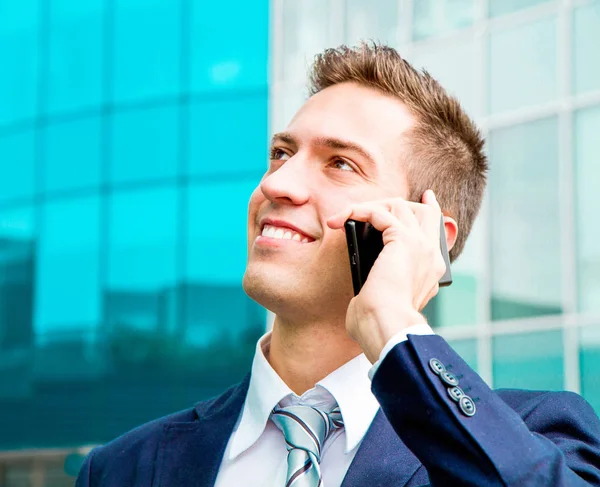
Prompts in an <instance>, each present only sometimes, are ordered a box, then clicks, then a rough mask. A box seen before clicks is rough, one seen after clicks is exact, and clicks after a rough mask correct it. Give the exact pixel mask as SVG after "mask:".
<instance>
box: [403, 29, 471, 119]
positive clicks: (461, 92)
mask: <svg viewBox="0 0 600 487" xmlns="http://www.w3.org/2000/svg"><path fill="white" fill-rule="evenodd" d="M477 51H478V49H477V44H476V43H475V42H474V41H473V39H469V40H467V41H454V42H445V43H443V44H439V45H435V46H423V47H419V45H418V44H417V45H416V46H415V49H414V52H413V55H412V58H411V63H412V64H413V66H415V67H416V68H424V69H426V70H427V71H428V72H429V74H431V75H432V76H433V77H434V78H435V79H437V80H438V81H439V82H440V83H441V84H442V86H443V87H444V88H445V89H446V90H447V91H448V92H449V93H450V94H452V95H454V96H456V97H457V98H458V99H459V100H460V103H461V105H462V106H463V108H464V109H465V110H466V111H467V112H468V113H469V114H470V115H471V116H477V115H479V114H480V112H481V108H480V107H479V104H480V103H479V92H480V87H479V78H480V76H479V71H480V69H481V66H480V63H479V62H478V61H479V57H478V52H477Z"/></svg>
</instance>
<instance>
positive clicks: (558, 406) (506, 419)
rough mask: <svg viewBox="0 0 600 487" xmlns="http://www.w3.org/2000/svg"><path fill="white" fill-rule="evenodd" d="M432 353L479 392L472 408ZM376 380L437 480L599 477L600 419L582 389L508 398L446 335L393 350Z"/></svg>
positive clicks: (555, 486)
mask: <svg viewBox="0 0 600 487" xmlns="http://www.w3.org/2000/svg"><path fill="white" fill-rule="evenodd" d="M431 359H437V360H439V361H440V362H441V363H442V364H443V365H444V366H445V368H446V369H447V370H448V371H449V372H451V373H452V374H453V375H454V376H455V377H456V378H457V379H458V381H459V385H458V387H460V388H461V389H462V390H463V391H464V392H465V394H467V395H468V396H470V397H471V398H472V399H473V401H474V404H475V413H474V414H473V415H472V416H468V415H466V414H465V413H464V412H463V409H462V408H461V406H460V404H459V402H457V401H456V400H455V399H453V398H452V397H451V396H450V394H449V391H448V389H449V388H451V386H450V385H449V384H447V383H445V382H444V381H443V380H442V379H441V376H440V375H439V374H436V373H435V372H434V371H433V368H432V367H431V365H430V361H431ZM372 388H373V393H374V394H375V396H376V397H377V399H378V401H379V403H380V405H381V408H382V410H383V412H384V413H385V415H386V417H387V418H388V420H389V422H390V423H391V425H392V426H393V428H394V430H395V431H396V433H397V434H398V436H399V437H400V438H401V439H402V441H403V442H404V443H405V444H406V445H407V446H408V447H409V448H410V449H411V450H412V452H413V453H414V454H415V455H416V456H417V457H418V458H419V460H420V461H421V462H422V463H423V465H424V466H425V468H426V469H427V472H428V474H429V478H430V481H431V483H432V485H433V486H436V487H437V486H440V487H441V486H448V485H452V486H455V487H460V486H483V485H485V486H503V487H512V486H519V487H529V486H536V487H567V486H569V487H572V486H573V487H576V486H590V485H596V486H598V485H600V421H599V420H598V417H597V416H596V414H595V413H594V411H593V409H592V408H591V406H590V405H589V404H588V403H587V402H585V401H584V400H583V399H582V398H581V397H580V396H578V395H577V394H573V393H569V392H546V393H534V392H526V391H513V392H510V391H506V392H505V393H502V398H503V399H504V400H503V399H502V398H501V397H500V395H499V393H497V392H494V391H492V390H491V389H490V388H489V387H488V386H487V385H486V384H485V382H484V381H483V380H482V379H481V378H480V377H479V376H478V375H477V374H476V373H475V371H473V369H471V368H470V367H469V366H468V365H467V364H466V363H465V362H464V361H463V360H462V359H461V358H460V357H459V356H458V354H456V352H454V350H453V349H452V348H451V347H450V346H449V345H448V344H447V343H446V342H445V341H444V339H443V338H441V337H439V336H418V335H409V336H408V341H407V342H403V343H400V344H398V345H396V346H395V347H394V348H393V349H392V350H391V351H390V352H389V353H388V354H387V356H386V357H385V358H384V360H383V361H382V363H381V364H380V366H379V368H378V370H377V372H376V373H375V376H374V377H373V384H372ZM505 401H506V402H505ZM507 402H508V403H511V405H512V407H510V406H509V405H508V404H507ZM513 408H515V409H513ZM467 412H469V411H468V409H467Z"/></svg>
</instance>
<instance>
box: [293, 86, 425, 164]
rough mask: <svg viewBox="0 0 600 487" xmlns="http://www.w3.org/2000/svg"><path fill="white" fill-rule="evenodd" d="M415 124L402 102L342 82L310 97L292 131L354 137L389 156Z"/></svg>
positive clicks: (297, 133) (369, 89)
mask: <svg viewBox="0 0 600 487" xmlns="http://www.w3.org/2000/svg"><path fill="white" fill-rule="evenodd" d="M413 125H414V117H413V116H412V115H411V113H410V112H409V111H408V109H407V108H406V107H405V105H404V104H403V103H402V102H401V101H399V100H397V99H395V98H393V97H391V96H389V95H386V94H384V93H382V92H380V91H378V90H376V89H373V88H367V87H364V86H360V85H357V84H354V83H341V84H339V85H334V86H330V87H329V88H326V89H324V90H322V91H320V92H319V93H317V94H315V95H313V96H312V97H310V98H309V99H308V100H307V101H306V103H305V104H304V105H303V106H302V107H301V108H300V110H299V111H298V112H297V113H296V115H295V116H294V118H293V119H292V121H291V122H290V124H289V127H288V130H289V131H290V132H293V133H294V134H295V135H298V136H300V137H303V138H304V137H306V138H310V137H322V136H325V137H333V138H342V139H344V140H351V141H352V142H355V143H357V144H360V145H361V146H363V147H364V148H365V149H367V150H369V151H371V152H374V153H379V155H381V156H385V155H387V154H386V153H388V152H389V151H396V150H398V149H399V145H400V144H401V138H402V137H401V136H402V135H403V134H404V133H405V132H406V131H408V130H409V129H410V128H411V127H412V126H413Z"/></svg>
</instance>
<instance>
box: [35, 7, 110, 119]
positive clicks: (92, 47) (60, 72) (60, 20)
mask: <svg viewBox="0 0 600 487" xmlns="http://www.w3.org/2000/svg"><path fill="white" fill-rule="evenodd" d="M50 5H51V6H52V8H51V9H50V37H49V47H48V49H49V55H50V58H49V65H48V75H47V77H48V101H47V110H48V112H50V113H54V112H61V111H68V110H76V109H80V108H85V107H94V106H97V105H100V104H101V103H102V100H103V81H104V18H105V16H104V0H86V1H85V2H73V1H72V0H53V1H52V2H51V3H50Z"/></svg>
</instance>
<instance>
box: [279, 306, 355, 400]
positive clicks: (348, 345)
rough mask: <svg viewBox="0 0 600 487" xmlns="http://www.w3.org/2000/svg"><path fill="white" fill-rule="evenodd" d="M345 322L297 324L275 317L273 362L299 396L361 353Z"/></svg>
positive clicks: (280, 375) (281, 375)
mask: <svg viewBox="0 0 600 487" xmlns="http://www.w3.org/2000/svg"><path fill="white" fill-rule="evenodd" d="M361 353H362V350H361V348H360V346H359V345H358V343H356V342H355V341H354V340H352V339H351V338H350V337H349V336H348V334H347V333H346V327H345V325H344V322H343V321H342V323H337V324H335V326H333V325H332V324H331V323H311V324H310V325H308V324H297V323H292V322H290V321H286V320H283V319H281V318H280V317H279V316H277V317H276V318H275V321H274V323H273V332H272V335H271V345H270V349H269V357H268V360H269V363H270V364H271V367H273V369H274V370H275V372H277V374H278V375H279V377H281V379H282V380H283V381H284V382H285V383H286V384H287V386H288V387H289V388H290V389H291V390H292V391H294V392H295V393H296V394H297V395H299V396H300V395H302V394H303V393H304V392H306V391H307V390H309V389H312V388H313V387H314V386H315V384H316V383H317V382H319V381H320V380H321V379H323V378H324V377H327V376H328V375H329V374H331V372H333V371H334V370H336V369H338V368H340V367H341V366H342V365H344V364H345V363H346V362H348V361H350V360H352V359H353V358H354V357H356V356H357V355H359V354H361Z"/></svg>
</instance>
